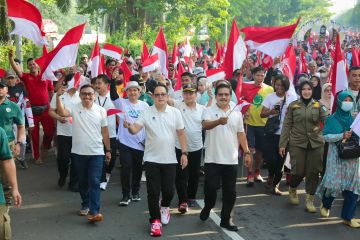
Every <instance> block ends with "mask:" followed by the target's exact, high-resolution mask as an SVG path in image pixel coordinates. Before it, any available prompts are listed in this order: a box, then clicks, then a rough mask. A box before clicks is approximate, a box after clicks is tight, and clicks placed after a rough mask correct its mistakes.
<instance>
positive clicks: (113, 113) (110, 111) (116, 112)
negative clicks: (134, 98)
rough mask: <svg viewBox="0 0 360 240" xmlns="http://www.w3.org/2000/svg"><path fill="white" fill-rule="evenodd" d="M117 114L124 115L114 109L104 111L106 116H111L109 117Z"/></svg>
mask: <svg viewBox="0 0 360 240" xmlns="http://www.w3.org/2000/svg"><path fill="white" fill-rule="evenodd" d="M118 113H124V112H123V111H121V110H120V109H116V108H112V109H109V110H107V111H106V114H107V116H108V117H109V116H111V115H115V114H118Z"/></svg>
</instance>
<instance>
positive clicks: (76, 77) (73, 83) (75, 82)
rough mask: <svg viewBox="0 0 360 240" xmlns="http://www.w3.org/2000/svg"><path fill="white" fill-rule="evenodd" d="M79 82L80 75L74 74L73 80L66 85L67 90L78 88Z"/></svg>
mask: <svg viewBox="0 0 360 240" xmlns="http://www.w3.org/2000/svg"><path fill="white" fill-rule="evenodd" d="M80 80H81V75H80V73H79V72H77V73H75V75H74V77H73V79H71V80H70V82H69V83H68V89H71V88H79V85H80Z"/></svg>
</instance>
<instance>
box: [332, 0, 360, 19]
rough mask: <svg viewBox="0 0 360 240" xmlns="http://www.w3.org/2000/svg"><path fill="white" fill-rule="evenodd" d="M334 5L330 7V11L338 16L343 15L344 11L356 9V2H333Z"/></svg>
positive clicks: (334, 0)
mask: <svg viewBox="0 0 360 240" xmlns="http://www.w3.org/2000/svg"><path fill="white" fill-rule="evenodd" d="M332 2H333V3H334V6H332V7H330V10H331V11H332V12H333V13H335V16H336V15H339V14H341V13H343V12H344V11H346V10H348V9H350V8H353V7H354V2H356V1H354V0H332Z"/></svg>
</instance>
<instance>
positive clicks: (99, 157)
mask: <svg viewBox="0 0 360 240" xmlns="http://www.w3.org/2000/svg"><path fill="white" fill-rule="evenodd" d="M79 92H80V99H81V102H80V103H78V104H76V105H73V106H71V108H65V107H64V105H63V104H62V102H61V100H60V97H61V92H57V93H56V109H57V112H58V114H59V115H60V116H62V117H72V122H73V129H72V136H73V137H72V148H71V153H72V160H73V162H74V165H75V169H76V174H77V176H78V179H79V192H80V196H81V199H82V204H81V205H82V208H81V210H80V211H79V215H80V216H87V217H88V221H89V222H91V223H93V222H98V221H102V219H103V216H102V214H101V213H100V212H99V211H100V179H101V174H102V169H103V162H104V155H105V158H106V163H109V161H110V159H111V149H110V139H109V130H108V127H107V125H108V123H107V114H106V110H105V109H104V108H103V107H100V106H98V105H96V104H95V103H94V99H95V89H94V88H93V87H92V86H90V85H84V86H82V87H81V88H80V91H79ZM104 145H105V152H106V153H105V154H104Z"/></svg>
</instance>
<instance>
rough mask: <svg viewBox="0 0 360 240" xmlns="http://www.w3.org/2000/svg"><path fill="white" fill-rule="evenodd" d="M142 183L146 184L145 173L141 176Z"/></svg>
mask: <svg viewBox="0 0 360 240" xmlns="http://www.w3.org/2000/svg"><path fill="white" fill-rule="evenodd" d="M141 181H142V182H146V175H145V172H144V171H143V172H142V174H141Z"/></svg>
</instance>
